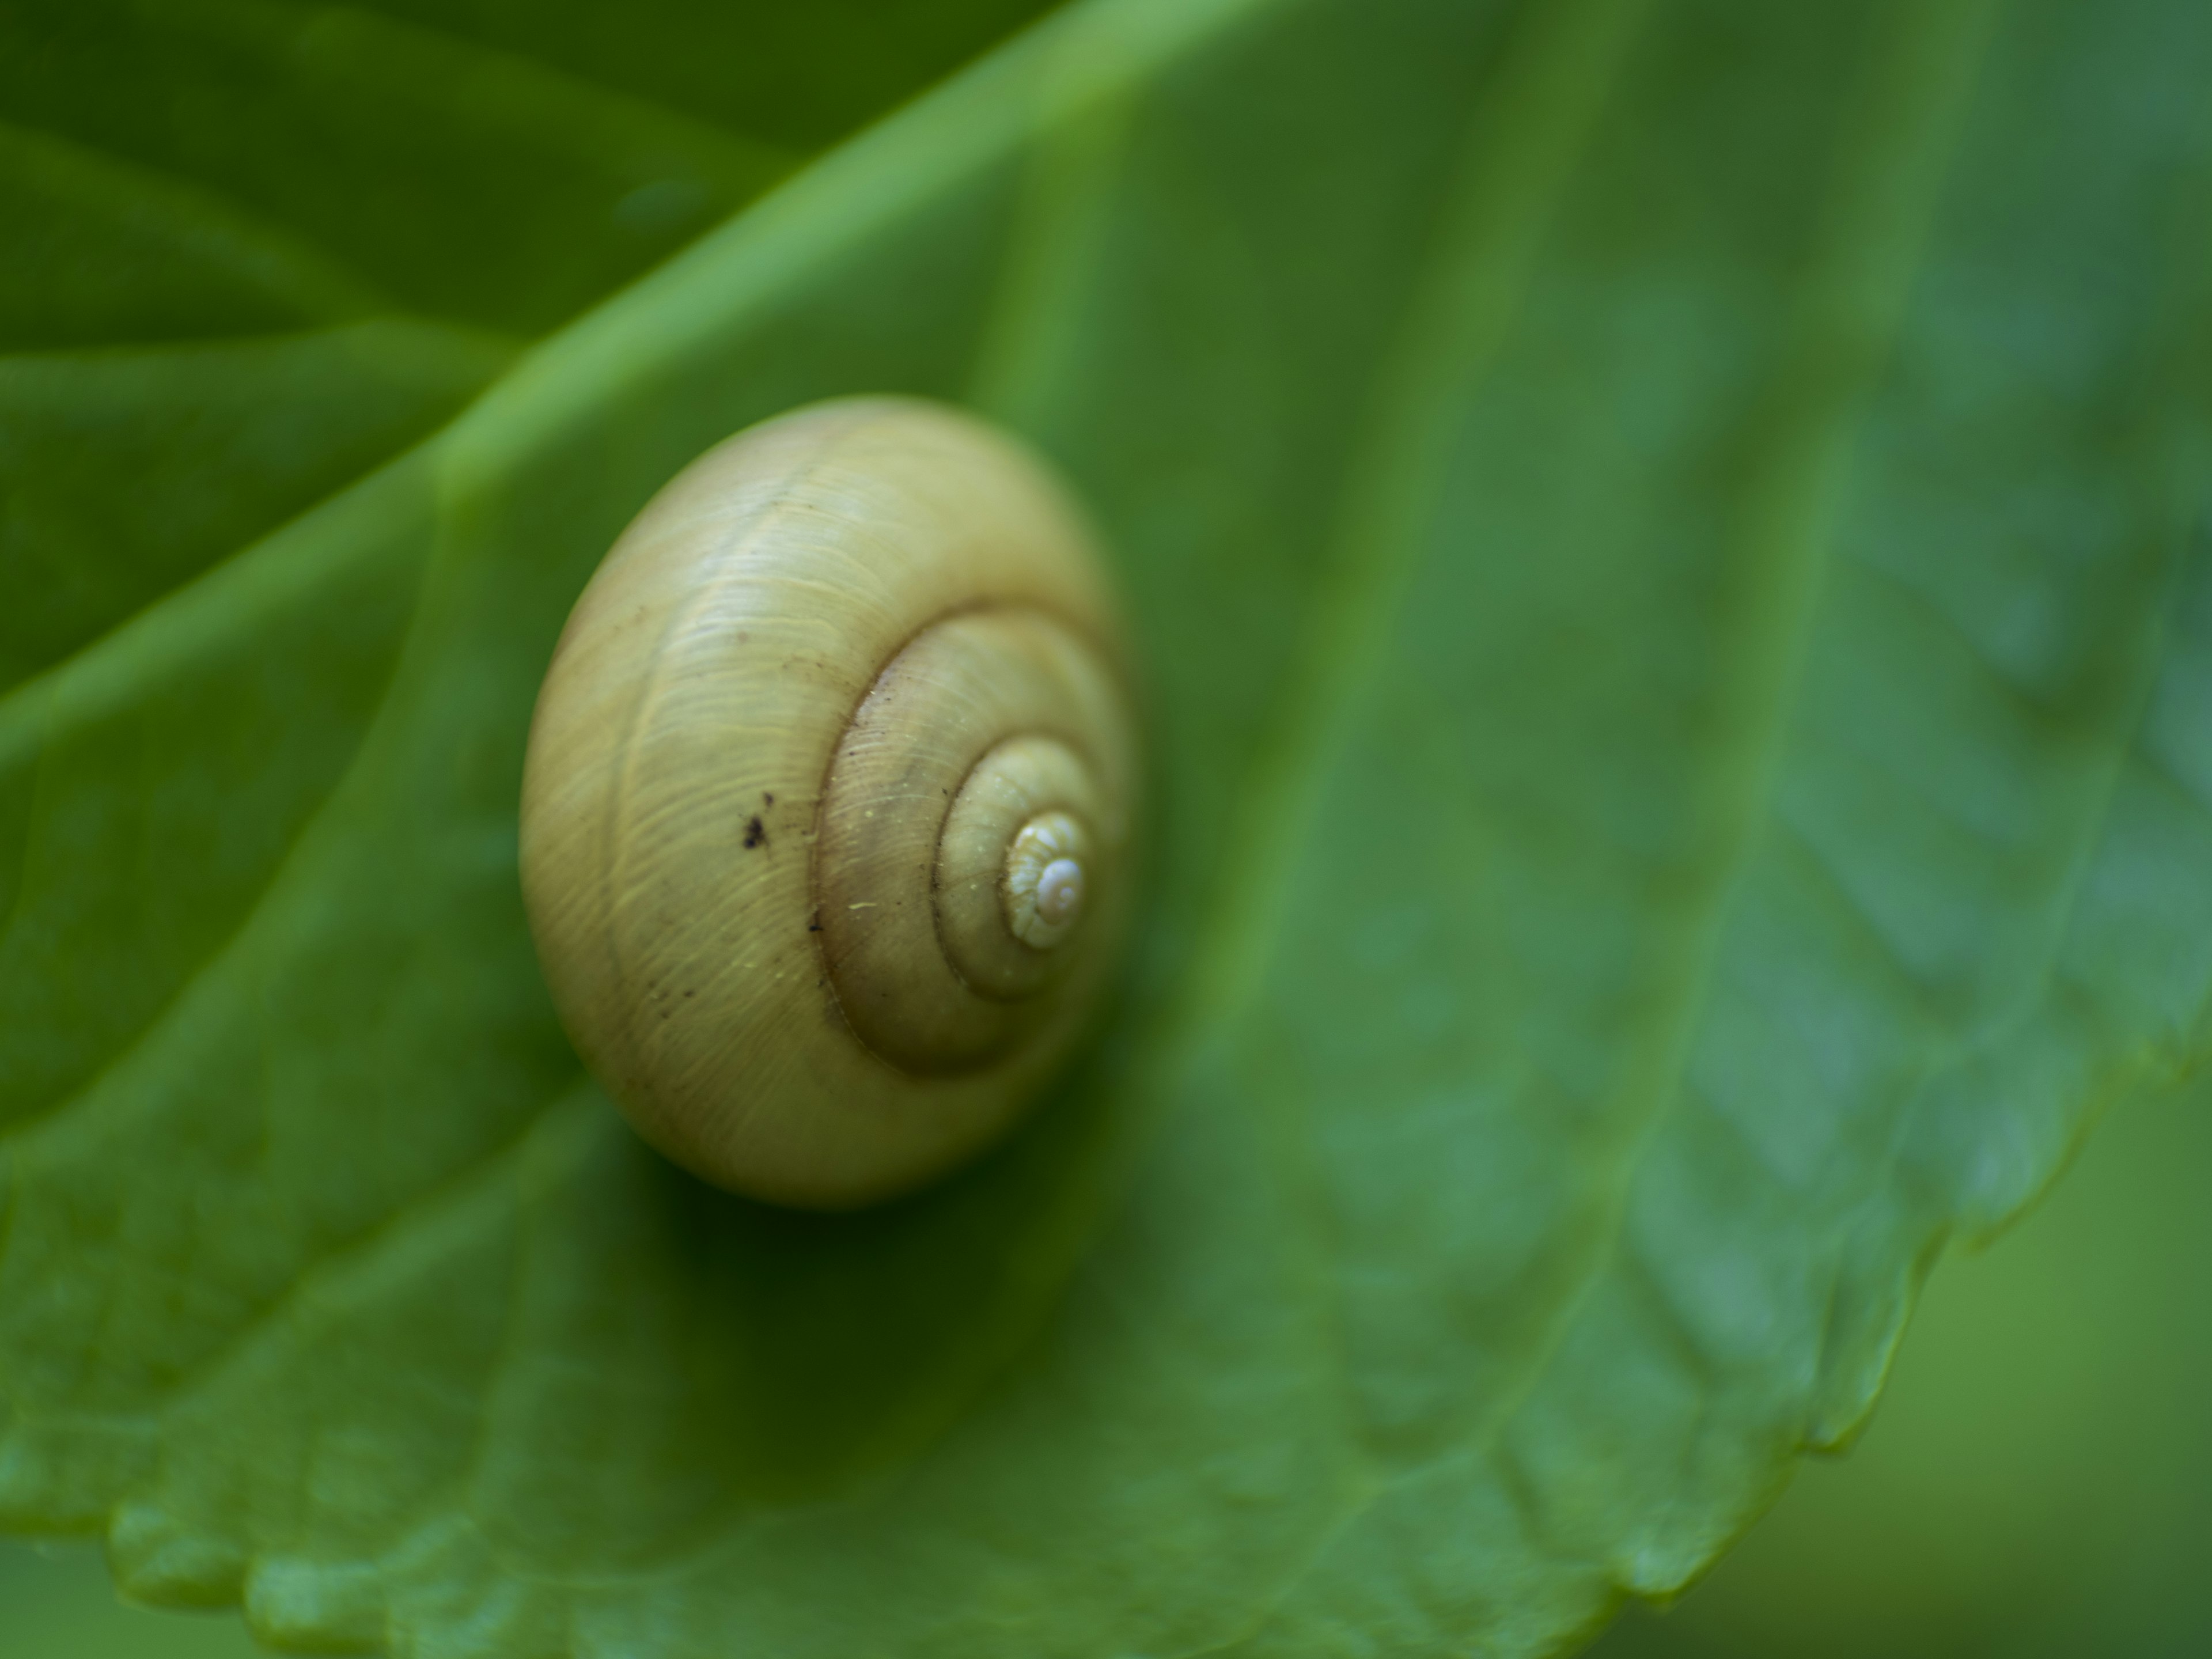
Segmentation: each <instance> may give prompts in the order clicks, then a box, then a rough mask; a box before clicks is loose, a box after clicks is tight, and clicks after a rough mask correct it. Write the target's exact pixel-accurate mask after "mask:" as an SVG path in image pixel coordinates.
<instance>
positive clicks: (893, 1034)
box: [521, 398, 1137, 1208]
mask: <svg viewBox="0 0 2212 1659" xmlns="http://www.w3.org/2000/svg"><path fill="white" fill-rule="evenodd" d="M1136 787H1137V737H1136V729H1135V720H1134V717H1133V712H1132V706H1131V696H1130V690H1129V680H1128V671H1127V656H1126V653H1125V650H1124V647H1123V643H1122V635H1121V623H1120V621H1119V615H1118V610H1117V607H1116V605H1115V599H1114V595H1113V592H1112V591H1111V589H1110V588H1109V585H1108V581H1107V578H1106V575H1105V573H1104V568H1103V565H1102V563H1101V562H1100V560H1099V557H1098V556H1097V553H1096V552H1095V551H1094V550H1093V547H1092V544H1091V538H1090V536H1089V533H1088V532H1087V531H1086V530H1085V527H1084V525H1083V521H1082V520H1081V518H1080V516H1079V514H1078V513H1077V512H1076V511H1075V510H1074V508H1073V506H1072V505H1071V503H1070V502H1069V501H1068V500H1067V498H1066V495H1065V494H1064V493H1063V491H1062V489H1061V488H1060V486H1059V485H1058V484H1057V483H1054V480H1053V479H1052V478H1051V477H1049V476H1048V474H1047V473H1046V471H1044V469H1043V467H1042V465H1041V464H1040V463H1039V462H1038V461H1037V460H1036V459H1034V458H1032V457H1031V456H1030V454H1029V453H1027V452H1026V451H1025V450H1024V449H1022V448H1020V447H1018V446H1017V445H1016V444H1015V443H1014V442H1013V441H1012V440H1010V439H1008V438H1006V437H1005V436H1002V435H1000V434H998V433H997V432H995V431H994V430H993V429H991V428H988V427H987V426H985V425H984V424H983V423H981V422H979V421H977V420H975V419H974V418H972V417H970V416H965V415H962V414H959V413H957V412H956V411H955V410H951V409H947V408H944V407H941V406H939V405H936V404H927V403H923V402H921V401H918V400H914V399H908V398H851V399H842V400H839V401H836V402H832V403H825V404H815V405H813V406H811V407H809V408H805V409H801V410H795V411H793V413H791V414H787V415H784V416H780V417H778V418H776V419H775V420H771V421H768V422H763V424H761V425H759V426H756V427H753V428H750V429H749V430H747V431H744V432H742V433H739V434H738V435H737V436H736V437H733V438H731V439H729V440H728V441H726V442H724V443H722V444H720V445H719V446H717V447H715V448H714V449H711V450H709V451H708V452H707V453H706V454H704V455H702V456H701V457H700V458H699V459H697V460H696V461H694V462H693V463H692V464H691V465H690V466H688V467H686V468H684V471H682V472H680V473H678V475H677V476H676V477H675V478H674V479H672V480H671V482H670V483H668V484H667V485H666V487H665V488H664V489H662V490H661V491H660V493H659V495H656V496H654V497H653V500H652V501H651V502H649V503H648V504H647V507H646V508H645V510H644V511H643V512H641V513H639V514H638V516H637V518H636V520H635V521H634V522H633V523H632V524H631V525H630V526H629V528H628V529H627V530H625V531H624V532H623V534H622V537H621V538H620V539H619V540H618V541H617V542H616V544H615V545H614V548H613V550H611V552H610V553H609V554H608V555H607V556H606V559H605V562H603V563H602V564H601V565H600V566H599V570H598V572H597V574H594V575H593V576H592V580H591V582H590V584H589V586H586V588H585V590H584V592H583V596H582V597H581V598H580V599H578V600H577V602H576V607H575V610H574V612H572V613H571V615H570V616H569V618H568V627H567V629H565V630H564V631H563V632H562V635H561V641H560V644H559V646H558V647H556V650H555V652H554V655H553V662H552V665H551V668H550V671H548V673H547V675H546V678H545V684H544V688H543V689H542V690H540V692H539V694H538V710H537V715H536V718H535V720H534V721H533V722H532V726H531V732H530V748H529V754H528V757H527V760H526V763H525V767H524V772H523V789H522V845H521V854H522V888H523V896H524V901H525V903H526V907H527V908H528V911H529V916H530V927H531V932H532V936H533V938H534V939H536V942H537V945H538V960H539V962H540V963H541V964H542V965H543V966H544V971H545V977H546V981H547V982H548V984H549V985H550V987H551V990H552V994H553V1000H554V1003H555V1006H556V1007H557V1008H558V1009H559V1011H560V1014H561V1018H562V1023H563V1024H564V1025H565V1026H566V1027H567V1029H568V1034H569V1036H571V1038H572V1039H573V1040H574V1042H575V1044H576V1047H577V1048H578V1050H579V1051H580V1053H581V1054H582V1055H583V1058H584V1060H585V1063H586V1065H587V1066H590V1068H591V1070H592V1073H593V1074H594V1075H595V1076H596V1077H597V1078H598V1079H599V1082H600V1083H601V1084H602V1085H604V1086H605V1089H606V1090H607V1091H608V1093H609V1094H611V1096H612V1097H614V1099H615V1100H616V1102H617V1103H619V1104H620V1105H621V1107H622V1108H623V1110H624V1111H625V1112H626V1113H627V1114H628V1115H629V1118H630V1120H631V1121H633V1122H634V1123H635V1125H636V1126H637V1127H638V1129H639V1130H640V1131H641V1133H643V1134H644V1135H645V1137H646V1138H647V1139H648V1140H650V1141H652V1142H653V1144H654V1145H655V1146H659V1148H660V1149H661V1150H662V1151H663V1152H666V1153H667V1154H668V1155H669V1156H670V1157H671V1158H674V1159H675V1160H676V1161H677V1162H678V1163H679V1164H684V1166H685V1167H686V1168H688V1169H690V1170H693V1171H694V1172H696V1174H698V1175H701V1176H704V1177H705V1178H706V1179H708V1180H709V1181H712V1182H715V1183H716V1184H718V1185H720V1186H723V1187H727V1188H732V1189H733V1190H735V1191H738V1192H742V1193H746V1194H751V1195H753V1196H755V1197H758V1198H763V1199H768V1200H773V1201H775V1202H778V1203H784V1204H792V1205H799V1206H808V1207H817V1208H844V1207H848V1206H856V1205H860V1204H866V1203H869V1202H871V1201H872V1200H877V1199H879V1198H883V1197H885V1196H888V1195H890V1194H894V1193H897V1192H900V1191H902V1190H904V1189H906V1188H911V1187H914V1186H915V1185H917V1184H919V1183H921V1182H925V1181H927V1180H928V1179H929V1178H930V1177H931V1176H934V1175H936V1174H938V1173H939V1172H940V1171H943V1170H946V1169H949V1168H950V1167H951V1166H952V1165H954V1164H957V1163H959V1162H960V1161H961V1160H962V1159H963V1158H967V1157H969V1155H970V1154H972V1153H974V1152H976V1151H977V1150H979V1149H980V1148H981V1147H982V1146H984V1145H985V1144H986V1143H987V1142H988V1141H989V1140H991V1139H992V1138H993V1137H994V1136H996V1135H997V1134H999V1133H1000V1132H1001V1131H1002V1130H1004V1129H1006V1127H1008V1126H1009V1125H1010V1124H1011V1123H1012V1121H1013V1120H1014V1119H1015V1118H1016V1117H1017V1116H1018V1115H1019V1113H1020V1112H1021V1111H1022V1109H1023V1108H1024V1106H1025V1105H1027V1104H1028V1103H1030V1101H1031V1100H1033V1099H1034V1098H1035V1097H1036V1095H1037V1093H1038V1092H1039V1091H1040V1090H1041V1088H1042V1086H1043V1085H1045V1084H1046V1083H1047V1082H1048V1080H1049V1079H1050V1076H1051V1073H1053V1071H1054V1068H1055V1067H1056V1066H1059V1065H1060V1062H1061V1061H1062V1060H1065V1059H1066V1056H1067V1054H1068V1051H1069V1048H1070V1047H1071V1045H1072V1044H1073V1042H1075V1040H1076V1039H1077V1038H1078V1037H1079V1036H1080V1035H1081V1033H1082V1030H1083V1028H1084V1025H1085V1022H1086V1019H1087V1018H1088V1016H1089V1015H1090V1014H1091V1013H1092V1012H1095V1006H1096V1004H1097V1000H1098V997H1099V994H1100V993H1101V991H1102V989H1103V986H1104V983H1105V981H1106V979H1107V977H1108V975H1109V972H1110V970H1111V969H1112V966H1113V962H1114V958H1115V953H1116V949H1117V946H1118V945H1119V942H1120V938H1121V933H1123V931H1124V925H1125V922H1126V921H1127V914H1128V908H1129V898H1130V895H1129V885H1130V870H1129V855H1130V839H1131V833H1132V827H1133V816H1134V798H1135V791H1136Z"/></svg>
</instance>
